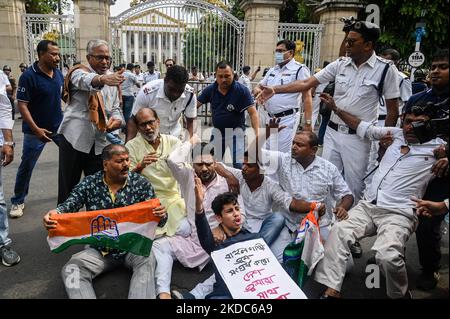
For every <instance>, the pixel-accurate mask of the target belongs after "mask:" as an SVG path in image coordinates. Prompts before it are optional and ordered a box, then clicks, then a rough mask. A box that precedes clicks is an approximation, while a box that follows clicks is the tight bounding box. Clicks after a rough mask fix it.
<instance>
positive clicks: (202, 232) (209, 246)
mask: <svg viewBox="0 0 450 319" xmlns="http://www.w3.org/2000/svg"><path fill="white" fill-rule="evenodd" d="M194 179H195V226H196V228H197V235H198V239H199V241H200V245H201V246H202V248H203V249H204V250H205V251H206V252H207V253H208V254H209V255H210V254H211V253H212V252H213V251H214V249H215V243H214V237H213V234H212V232H211V228H210V227H209V224H208V220H207V219H206V214H205V208H204V207H203V199H204V196H205V194H204V192H203V185H202V181H201V180H200V178H198V177H197V176H195V178H194Z"/></svg>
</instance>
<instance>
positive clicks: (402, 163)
mask: <svg viewBox="0 0 450 319" xmlns="http://www.w3.org/2000/svg"><path fill="white" fill-rule="evenodd" d="M322 99H323V101H324V102H326V103H327V104H329V105H330V107H331V109H332V110H333V112H334V113H335V114H336V115H337V116H339V117H340V118H341V119H342V120H343V121H344V122H345V123H346V124H347V125H348V126H349V127H351V128H352V129H353V130H356V132H357V134H358V136H360V137H361V138H363V137H366V138H370V139H372V140H373V139H380V138H382V137H384V136H386V135H388V134H390V135H392V137H393V139H394V141H393V143H392V145H391V146H389V147H388V148H387V150H386V153H385V155H384V157H383V159H382V160H381V162H380V166H379V168H378V170H377V171H376V172H375V174H374V176H373V179H372V183H371V184H370V185H369V186H368V188H367V190H366V191H365V194H364V197H363V199H362V200H361V201H360V202H359V203H358V205H356V206H355V207H354V208H353V209H351V210H350V211H349V219H348V220H345V221H343V222H341V223H338V224H336V225H335V226H334V227H332V228H331V231H330V235H329V237H328V240H327V241H326V242H325V256H324V258H323V259H322V260H321V261H320V262H319V264H318V265H317V268H316V272H315V280H316V281H318V282H319V283H321V284H323V285H325V286H327V289H326V291H325V292H324V294H323V295H322V297H323V298H333V297H334V298H338V297H340V291H341V287H342V283H343V279H344V274H345V264H346V261H347V258H348V256H349V254H350V244H351V243H353V242H354V241H355V240H359V239H362V238H365V237H368V236H374V235H376V236H377V237H376V240H375V243H374V245H373V247H372V250H374V251H375V252H376V253H375V259H376V263H377V264H378V266H379V267H380V269H381V271H382V273H383V274H384V276H385V277H386V289H387V295H388V297H389V298H393V299H398V298H410V297H411V294H410V292H409V290H408V276H407V272H406V263H405V248H406V247H405V245H406V242H407V241H408V239H409V238H410V237H411V235H412V233H413V232H414V231H415V229H416V227H417V224H418V218H417V215H416V213H415V212H414V208H415V206H416V205H415V203H414V202H413V201H412V200H411V197H412V196H415V197H417V198H421V197H422V196H423V195H424V193H425V189H426V187H427V185H428V183H429V182H430V180H431V179H432V178H433V172H432V167H433V165H434V163H435V162H436V159H435V157H434V153H433V150H434V149H435V148H436V147H438V146H440V145H442V144H444V141H443V140H441V139H440V138H435V139H430V140H429V141H427V142H424V143H422V144H420V143H419V139H418V137H417V136H416V135H415V132H414V130H413V125H412V123H424V122H426V121H427V120H429V113H428V111H429V110H427V108H426V107H420V106H419V107H412V108H407V109H406V110H405V114H404V115H403V116H402V122H403V123H402V125H403V128H402V129H400V128H395V127H384V128H382V127H377V126H374V125H373V124H372V123H369V122H364V121H361V120H360V119H358V118H357V117H355V116H353V115H351V114H350V113H349V112H346V111H343V110H342V109H340V108H338V107H336V104H335V103H334V100H333V98H332V97H331V96H329V95H326V94H322Z"/></svg>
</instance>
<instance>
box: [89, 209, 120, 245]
mask: <svg viewBox="0 0 450 319" xmlns="http://www.w3.org/2000/svg"><path fill="white" fill-rule="evenodd" d="M91 235H92V236H94V237H95V238H97V239H98V240H100V239H101V238H102V237H103V236H106V237H110V238H111V239H113V240H118V239H119V230H118V229H117V223H116V221H115V220H111V218H107V217H104V216H102V215H100V216H97V218H94V219H93V220H92V222H91Z"/></svg>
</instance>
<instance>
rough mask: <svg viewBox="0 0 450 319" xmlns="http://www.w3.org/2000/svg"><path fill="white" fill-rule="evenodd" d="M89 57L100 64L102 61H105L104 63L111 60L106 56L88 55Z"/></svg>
mask: <svg viewBox="0 0 450 319" xmlns="http://www.w3.org/2000/svg"><path fill="white" fill-rule="evenodd" d="M89 56H91V57H93V58H94V59H95V61H97V62H102V61H103V60H106V62H109V61H111V59H112V58H111V57H110V56H107V55H92V54H89Z"/></svg>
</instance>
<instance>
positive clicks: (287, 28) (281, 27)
mask: <svg viewBox="0 0 450 319" xmlns="http://www.w3.org/2000/svg"><path fill="white" fill-rule="evenodd" d="M323 29H324V25H322V24H296V23H279V24H278V39H279V40H283V39H288V40H292V41H295V42H296V43H297V50H299V51H297V52H296V60H297V61H298V60H299V59H298V58H303V62H301V61H299V62H301V63H303V64H305V65H306V66H307V67H308V68H309V69H310V71H311V74H312V73H314V69H316V68H318V67H319V66H320V42H321V39H322V31H323ZM299 46H303V47H302V48H301V47H299Z"/></svg>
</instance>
